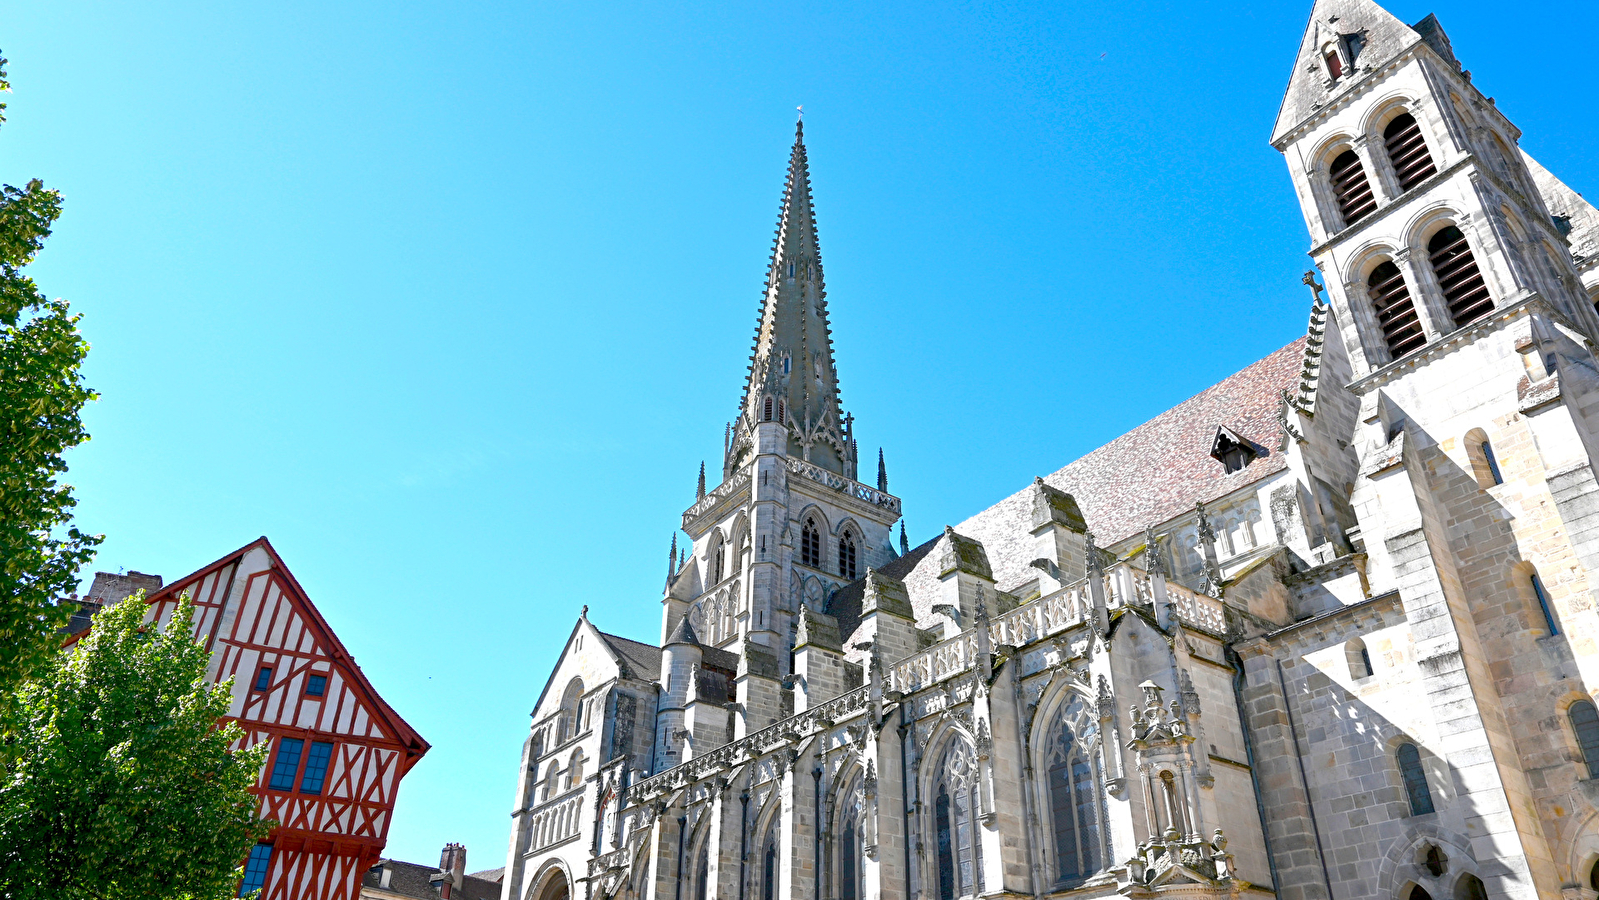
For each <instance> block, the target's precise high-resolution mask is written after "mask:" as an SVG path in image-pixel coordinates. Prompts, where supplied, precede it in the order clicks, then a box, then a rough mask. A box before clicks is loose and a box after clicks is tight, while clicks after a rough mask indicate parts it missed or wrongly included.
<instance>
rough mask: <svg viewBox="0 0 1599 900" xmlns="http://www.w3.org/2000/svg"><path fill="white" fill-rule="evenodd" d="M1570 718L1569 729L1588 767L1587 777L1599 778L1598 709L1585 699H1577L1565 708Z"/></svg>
mask: <svg viewBox="0 0 1599 900" xmlns="http://www.w3.org/2000/svg"><path fill="white" fill-rule="evenodd" d="M1566 717H1567V718H1569V719H1570V720H1571V731H1572V733H1573V734H1575V735H1576V736H1577V746H1578V747H1580V748H1581V749H1582V761H1583V763H1584V764H1585V765H1586V766H1587V768H1588V777H1589V778H1599V710H1595V709H1594V705H1593V704H1592V703H1590V702H1588V701H1587V700H1578V701H1577V702H1576V703H1573V704H1571V708H1570V709H1568V710H1566Z"/></svg>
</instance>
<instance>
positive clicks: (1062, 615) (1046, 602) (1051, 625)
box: [988, 580, 1094, 647]
mask: <svg viewBox="0 0 1599 900" xmlns="http://www.w3.org/2000/svg"><path fill="white" fill-rule="evenodd" d="M1093 603H1094V602H1093V599H1092V598H1091V597H1090V596H1089V593H1088V582H1087V581H1086V580H1085V581H1079V582H1077V583H1076V584H1069V585H1067V586H1066V587H1063V588H1061V589H1060V590H1058V591H1055V592H1053V593H1050V594H1046V595H1044V596H1042V597H1039V598H1038V599H1037V600H1032V601H1029V602H1027V603H1023V604H1022V605H1021V606H1018V607H1016V608H1015V609H1013V610H1011V611H1010V612H1008V613H1005V614H1004V615H1001V616H996V617H995V618H994V620H993V621H992V622H990V623H989V625H988V628H989V633H990V634H991V635H992V640H993V642H994V644H995V646H998V645H1001V644H1009V645H1010V646H1012V647H1025V646H1027V645H1028V644H1031V643H1033V642H1034V641H1038V640H1042V639H1044V638H1046V637H1049V636H1050V635H1054V634H1059V633H1061V632H1062V631H1065V630H1066V629H1068V628H1070V627H1072V626H1073V625H1076V624H1077V623H1079V622H1084V621H1087V620H1088V616H1089V614H1090V612H1091V611H1092V610H1093Z"/></svg>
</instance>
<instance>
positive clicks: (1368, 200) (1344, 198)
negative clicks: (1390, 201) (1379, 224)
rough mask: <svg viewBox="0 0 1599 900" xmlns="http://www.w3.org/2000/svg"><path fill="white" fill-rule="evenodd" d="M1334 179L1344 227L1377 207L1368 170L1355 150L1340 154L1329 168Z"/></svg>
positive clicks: (1329, 175) (1329, 174)
mask: <svg viewBox="0 0 1599 900" xmlns="http://www.w3.org/2000/svg"><path fill="white" fill-rule="evenodd" d="M1327 175H1328V177H1329V178H1330V179H1331V180H1332V189H1333V198H1334V199H1335V200H1337V201H1338V214H1339V215H1341V216H1343V218H1344V227H1345V228H1348V227H1349V226H1351V225H1353V224H1355V223H1356V222H1359V221H1360V220H1361V219H1364V218H1365V217H1366V216H1367V215H1369V214H1370V213H1371V211H1372V210H1374V209H1376V208H1377V201H1376V199H1375V198H1373V197H1372V195H1371V184H1370V183H1368V182H1367V181H1366V170H1365V168H1364V167H1362V166H1361V165H1360V156H1359V155H1358V154H1356V153H1355V151H1353V150H1345V151H1344V152H1343V153H1340V154H1338V158H1337V159H1334V160H1333V161H1332V165H1331V166H1329V167H1328V169H1327Z"/></svg>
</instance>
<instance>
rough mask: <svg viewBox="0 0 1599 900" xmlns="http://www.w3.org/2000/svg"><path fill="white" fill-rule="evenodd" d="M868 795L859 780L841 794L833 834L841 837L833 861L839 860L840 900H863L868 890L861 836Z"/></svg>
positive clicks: (837, 894) (838, 894)
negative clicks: (865, 880) (864, 884)
mask: <svg viewBox="0 0 1599 900" xmlns="http://www.w3.org/2000/svg"><path fill="white" fill-rule="evenodd" d="M865 815H866V795H865V788H864V784H863V782H862V780H861V779H860V778H856V779H855V780H854V781H853V782H852V783H851V784H850V786H849V788H848V789H846V790H844V791H842V792H841V793H840V794H839V801H838V812H837V816H838V821H837V822H836V823H835V825H834V833H835V834H837V835H838V841H837V844H836V847H835V850H836V852H835V853H834V854H833V858H834V859H836V860H838V890H837V892H836V896H837V897H838V898H839V900H861V898H862V897H864V896H865V891H864V890H863V889H862V885H861V875H862V872H861V858H862V852H863V849H862V843H861V836H862V833H863V831H864V830H865V829H864V827H863V826H864V824H865V818H864V817H865Z"/></svg>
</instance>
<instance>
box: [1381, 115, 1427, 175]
mask: <svg viewBox="0 0 1599 900" xmlns="http://www.w3.org/2000/svg"><path fill="white" fill-rule="evenodd" d="M1382 140H1383V146H1384V147H1385V148H1386V149H1387V151H1388V161H1389V162H1390V163H1392V164H1393V167H1394V174H1395V175H1397V176H1399V188H1400V190H1405V191H1408V190H1410V189H1411V188H1413V187H1415V186H1416V185H1418V184H1421V183H1422V182H1423V181H1426V180H1427V179H1428V178H1431V177H1432V176H1433V175H1436V174H1437V173H1438V170H1437V169H1436V168H1434V167H1433V164H1432V154H1431V153H1429V152H1427V142H1426V140H1424V139H1423V138H1422V136H1421V126H1420V125H1419V124H1417V123H1416V117H1415V116H1413V115H1411V114H1410V113H1401V114H1400V115H1398V116H1396V117H1395V118H1394V120H1393V121H1392V122H1389V123H1388V127H1387V128H1385V129H1383V133H1382Z"/></svg>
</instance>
